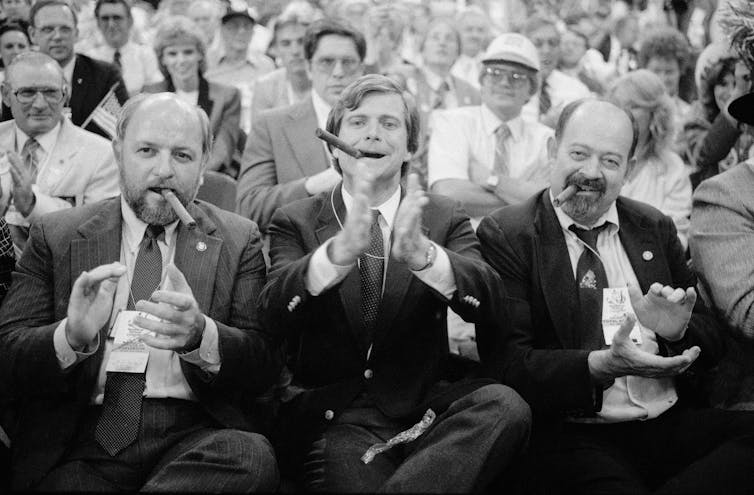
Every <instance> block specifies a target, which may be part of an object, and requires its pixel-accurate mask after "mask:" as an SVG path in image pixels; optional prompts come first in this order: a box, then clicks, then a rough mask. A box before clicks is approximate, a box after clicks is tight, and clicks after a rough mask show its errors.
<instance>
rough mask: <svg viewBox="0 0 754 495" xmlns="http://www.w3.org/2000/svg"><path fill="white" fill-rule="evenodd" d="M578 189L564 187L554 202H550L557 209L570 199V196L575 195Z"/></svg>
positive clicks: (571, 186)
mask: <svg viewBox="0 0 754 495" xmlns="http://www.w3.org/2000/svg"><path fill="white" fill-rule="evenodd" d="M578 190H579V188H578V187H576V186H574V185H573V184H571V185H570V186H568V187H566V188H565V189H563V190H562V191H560V194H558V197H557V198H555V200H554V201H553V202H552V204H553V205H555V207H556V208H557V207H559V206H560V205H562V204H563V203H565V202H566V201H568V200H569V199H571V196H573V195H574V194H576V191H578Z"/></svg>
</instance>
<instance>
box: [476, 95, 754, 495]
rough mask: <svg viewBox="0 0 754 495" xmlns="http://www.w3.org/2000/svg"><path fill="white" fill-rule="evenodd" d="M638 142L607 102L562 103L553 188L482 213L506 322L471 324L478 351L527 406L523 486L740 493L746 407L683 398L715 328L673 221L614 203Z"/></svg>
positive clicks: (632, 126) (553, 151)
mask: <svg viewBox="0 0 754 495" xmlns="http://www.w3.org/2000/svg"><path fill="white" fill-rule="evenodd" d="M636 136H637V128H636V123H635V122H634V120H633V118H632V117H631V116H630V114H629V113H628V112H626V111H625V110H623V109H621V108H618V107H617V106H615V105H613V104H612V103H608V102H605V101H600V100H579V101H577V102H574V103H572V104H570V105H568V106H566V107H565V109H564V110H563V112H562V115H561V116H560V119H559V121H558V124H557V127H556V130H555V139H554V140H553V141H552V142H551V144H550V149H549V157H550V167H551V176H550V182H551V184H552V185H551V187H550V188H549V189H545V190H544V191H542V192H540V193H538V194H536V195H535V196H533V197H532V198H530V199H529V200H527V201H525V202H524V203H522V204H520V205H515V206H508V207H504V208H501V209H499V210H497V211H495V212H494V213H492V214H491V215H489V216H488V217H485V218H484V219H483V220H482V222H481V224H480V225H479V228H478V229H477V234H478V236H479V239H480V242H481V245H482V251H483V253H484V255H485V258H486V259H487V260H488V262H489V263H490V264H491V265H492V266H493V267H494V268H495V269H496V270H497V271H498V273H499V274H500V275H501V277H502V279H503V283H504V285H505V288H506V291H507V297H506V304H507V305H508V307H509V310H510V322H505V324H510V326H511V328H512V331H511V332H510V333H505V332H502V331H498V332H497V334H495V332H478V342H477V343H478V346H479V353H480V356H481V358H482V362H483V364H485V365H486V366H487V367H489V368H490V369H491V370H492V372H493V374H494V375H496V376H497V377H498V378H499V379H500V380H501V381H502V382H503V383H506V384H508V385H510V386H512V387H513V388H514V389H516V390H517V391H518V392H519V393H520V394H521V395H522V396H523V397H524V398H525V399H526V400H527V402H529V404H530V405H531V407H532V412H533V414H534V418H535V425H536V426H535V429H534V430H533V438H532V453H533V455H532V458H533V459H536V465H532V466H530V468H531V471H530V473H529V474H530V476H531V481H532V483H533V485H534V486H533V487H532V488H533V491H534V492H538V491H540V490H541V491H542V492H546V493H556V492H558V491H560V490H562V492H563V493H611V494H617V493H626V494H628V493H632V494H635V493H651V492H654V491H660V492H661V493H749V492H750V490H751V473H752V472H753V471H752V470H753V469H754V415H752V414H751V413H747V412H732V411H722V410H716V409H709V408H704V407H703V402H702V399H701V397H700V395H699V394H695V393H694V392H695V385H696V384H695V383H694V382H695V380H694V378H695V376H697V374H698V373H700V372H701V371H703V370H704V369H705V368H708V367H710V366H711V365H713V364H714V363H715V362H716V360H717V359H718V358H719V357H720V356H721V354H722V351H723V344H722V340H721V329H720V327H719V325H718V323H717V322H716V321H715V319H714V318H713V317H712V316H711V314H710V313H709V311H708V310H707V309H706V308H705V307H704V305H703V304H702V302H701V300H697V295H696V292H695V290H694V286H695V284H696V278H695V276H694V275H693V274H692V273H691V272H690V271H689V269H688V268H687V265H686V260H685V257H684V253H683V248H682V247H681V244H680V241H679V240H678V237H677V235H676V231H675V227H674V226H673V222H672V220H671V219H670V218H669V217H667V216H665V215H663V214H661V213H660V212H659V211H658V210H656V209H654V208H652V207H650V206H648V205H645V204H643V203H639V202H636V201H632V200H629V199H626V198H622V197H619V193H620V189H621V186H622V184H623V182H624V181H625V180H626V176H627V174H628V172H629V171H630V169H631V167H632V166H633V164H634V160H633V158H632V156H633V152H634V148H635V146H636ZM570 186H574V187H573V188H572V194H571V195H570V197H569V195H568V194H564V195H562V196H561V194H560V193H561V191H563V190H565V189H567V188H568V187H570ZM558 196H559V202H558V203H559V205H560V206H557V207H556V206H554V200H555V199H556V197H558ZM642 294H644V295H642ZM500 324H501V325H502V324H503V322H500ZM490 337H493V338H490ZM542 473H546V475H544V476H543V475H542Z"/></svg>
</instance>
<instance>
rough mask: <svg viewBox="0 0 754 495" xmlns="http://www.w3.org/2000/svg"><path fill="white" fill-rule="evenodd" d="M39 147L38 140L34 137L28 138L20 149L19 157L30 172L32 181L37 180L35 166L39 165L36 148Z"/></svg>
mask: <svg viewBox="0 0 754 495" xmlns="http://www.w3.org/2000/svg"><path fill="white" fill-rule="evenodd" d="M39 148H40V146H39V142H38V141H37V140H36V139H34V138H29V139H27V140H26V142H25V143H24V147H23V148H22V149H21V159H23V161H24V164H25V165H26V168H27V169H28V170H29V172H30V173H31V176H32V182H37V167H38V165H39V157H38V156H37V150H38V149H39Z"/></svg>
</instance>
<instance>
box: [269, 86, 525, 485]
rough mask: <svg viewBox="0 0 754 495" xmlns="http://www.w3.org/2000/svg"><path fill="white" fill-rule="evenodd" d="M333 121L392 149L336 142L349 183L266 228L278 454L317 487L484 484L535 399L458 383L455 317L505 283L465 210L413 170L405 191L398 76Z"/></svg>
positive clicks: (506, 457)
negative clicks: (450, 322) (278, 381)
mask: <svg viewBox="0 0 754 495" xmlns="http://www.w3.org/2000/svg"><path fill="white" fill-rule="evenodd" d="M327 130H328V131H330V132H332V133H334V134H336V135H338V136H339V137H340V138H341V139H343V140H344V141H345V142H347V143H348V144H350V145H352V146H355V147H356V148H357V149H360V150H363V151H371V152H374V153H377V154H379V155H382V157H381V158H365V159H362V160H358V161H357V160H356V159H354V158H352V157H350V156H348V155H346V154H344V153H342V152H340V151H339V150H333V154H334V157H335V162H334V163H335V166H336V169H337V170H338V172H339V173H342V175H343V181H342V183H340V184H337V185H335V186H334V187H333V188H332V189H331V190H330V191H326V192H323V193H320V194H318V195H316V196H314V197H312V198H307V199H304V200H301V201H296V202H294V203H291V204H289V205H286V206H283V207H282V208H280V209H279V210H278V211H277V212H276V213H275V215H274V216H273V219H272V222H271V224H270V229H269V232H270V244H271V250H270V256H271V260H272V268H271V271H270V273H271V278H270V281H269V283H268V284H267V286H266V287H265V289H264V291H263V294H262V298H261V308H262V311H263V315H264V318H265V321H266V323H267V325H268V328H274V329H277V331H278V332H280V333H281V334H284V337H285V339H286V342H287V364H288V369H289V371H290V376H288V377H287V378H288V380H287V381H288V387H287V388H286V389H285V390H284V391H283V394H282V404H281V406H280V416H279V418H278V423H279V429H280V431H281V435H280V437H279V439H278V440H279V442H280V448H279V452H281V456H288V457H286V459H285V462H293V463H294V466H296V467H297V469H298V472H300V473H301V474H302V475H303V477H304V480H305V482H306V488H307V489H309V490H324V491H329V492H346V491H359V492H376V491H378V490H384V491H407V492H430V491H447V492H453V493H456V492H457V493H460V492H469V491H471V490H474V489H476V490H481V489H484V488H485V487H486V485H487V484H488V483H489V482H490V479H491V478H492V477H493V476H496V475H498V474H500V473H501V472H504V471H505V468H506V467H508V465H509V464H510V463H511V462H512V461H513V460H514V459H516V457H517V455H518V453H519V451H520V449H521V448H522V447H524V446H525V444H526V441H527V438H528V428H529V411H528V406H527V405H526V404H525V403H524V402H523V401H522V400H521V399H520V397H519V396H518V395H517V394H516V393H515V392H513V391H512V390H511V389H509V388H507V387H504V386H502V385H499V384H493V382H492V381H490V380H482V379H476V380H472V379H465V380H463V379H461V378H462V377H463V376H464V371H466V370H467V369H468V368H469V367H470V365H471V364H472V362H471V361H464V360H463V359H462V358H459V357H458V356H456V355H451V354H450V353H449V352H448V335H447V329H446V317H445V315H446V312H447V308H448V306H450V307H452V308H453V309H454V310H455V311H456V312H457V313H458V314H460V315H461V316H462V317H463V318H465V319H467V320H469V321H477V322H483V321H487V322H490V321H493V320H494V319H495V318H496V315H498V311H500V310H501V307H500V305H499V304H497V302H498V300H499V299H500V297H501V296H502V291H503V288H502V286H501V285H500V281H499V279H498V278H497V277H496V276H495V274H494V273H493V271H492V270H491V269H490V268H489V266H487V265H486V264H485V263H484V261H483V260H482V258H481V255H480V253H479V250H478V247H477V241H476V238H475V236H474V233H473V231H472V230H471V226H470V225H469V221H468V217H466V216H465V215H464V214H463V213H461V211H460V210H459V208H458V206H457V205H455V204H454V203H453V202H452V201H450V200H448V199H447V198H443V197H439V196H427V195H425V193H424V192H423V191H422V190H421V189H420V188H419V186H418V178H417V176H416V175H414V174H412V175H411V176H409V177H408V185H407V187H405V188H403V187H401V185H400V184H401V181H402V179H403V178H404V177H403V176H404V175H405V173H406V171H407V168H408V160H409V159H410V158H411V154H412V153H414V152H415V151H416V149H417V146H418V139H419V134H418V133H419V115H418V110H417V109H416V106H415V104H414V103H413V101H412V100H408V99H404V96H403V95H402V92H401V89H400V87H399V86H398V85H397V84H396V83H395V82H394V81H393V80H391V79H389V78H387V77H384V76H378V75H368V76H364V77H362V78H360V79H359V80H357V81H356V82H354V83H352V84H351V85H350V86H348V87H347V88H346V89H345V90H344V92H343V95H342V96H341V99H340V100H339V101H338V103H337V104H336V106H335V107H334V108H333V110H332V112H331V113H330V117H329V119H328V122H327ZM454 358H457V359H454ZM389 439H390V440H389ZM384 443H387V445H384ZM377 444H382V445H380V446H378V445H377ZM394 444H398V445H400V447H399V448H396V449H392V450H390V449H389V448H385V447H392V446H393V445H394ZM459 456H463V462H459ZM360 458H361V460H359V459H360ZM304 459H306V462H305V463H304V462H303V461H304ZM281 462H283V461H281Z"/></svg>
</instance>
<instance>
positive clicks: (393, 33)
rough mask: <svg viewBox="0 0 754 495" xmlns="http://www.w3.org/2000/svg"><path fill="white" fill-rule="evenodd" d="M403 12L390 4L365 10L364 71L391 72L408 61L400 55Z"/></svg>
mask: <svg viewBox="0 0 754 495" xmlns="http://www.w3.org/2000/svg"><path fill="white" fill-rule="evenodd" d="M404 14H405V12H404V11H403V9H401V8H399V7H397V6H396V5H391V4H382V5H374V6H372V7H371V8H370V9H369V11H368V12H367V19H366V29H367V30H366V32H365V33H364V35H365V37H366V40H367V54H366V56H365V57H364V72H365V73H367V74H371V73H374V74H392V73H393V72H395V71H396V70H397V69H398V68H399V67H400V66H401V65H403V64H407V63H408V61H406V60H404V59H403V58H402V57H401V46H402V42H403V32H404V31H405V28H406V26H405V19H404V17H405V15H404Z"/></svg>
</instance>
